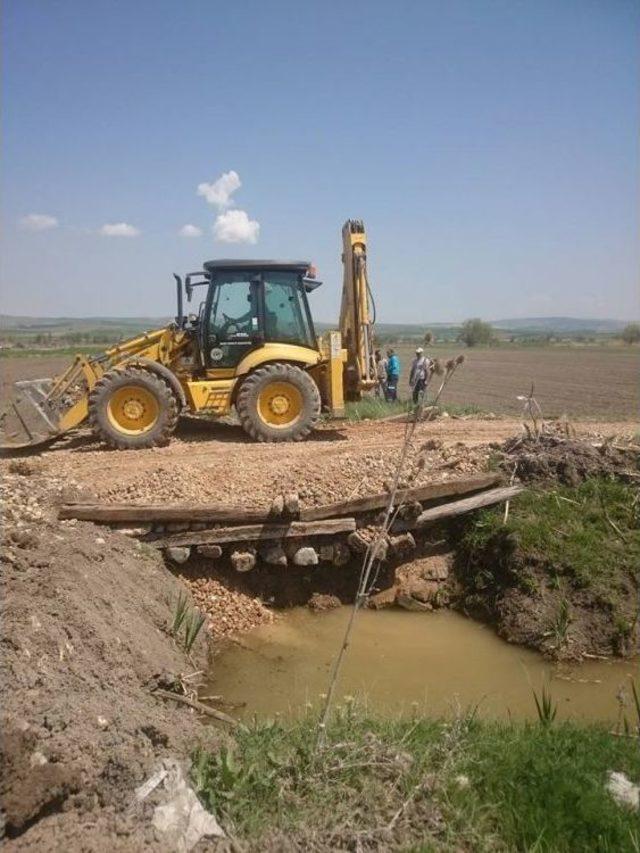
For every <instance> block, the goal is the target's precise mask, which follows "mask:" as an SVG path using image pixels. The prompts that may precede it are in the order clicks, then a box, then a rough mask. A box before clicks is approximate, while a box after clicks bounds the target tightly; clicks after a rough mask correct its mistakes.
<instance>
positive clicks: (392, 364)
mask: <svg viewBox="0 0 640 853" xmlns="http://www.w3.org/2000/svg"><path fill="white" fill-rule="evenodd" d="M399 381H400V359H399V358H398V356H397V355H396V353H395V350H392V349H388V350H387V394H386V397H387V400H390V401H393V400H397V399H398V382H399Z"/></svg>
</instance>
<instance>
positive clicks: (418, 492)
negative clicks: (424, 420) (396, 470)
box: [300, 474, 501, 521]
mask: <svg viewBox="0 0 640 853" xmlns="http://www.w3.org/2000/svg"><path fill="white" fill-rule="evenodd" d="M500 479H501V477H500V474H477V475H474V476H473V477H465V478H464V479H458V480H447V481H445V482H441V483H429V484H428V485H426V486H416V487H414V488H411V489H400V490H398V494H397V497H396V501H395V503H396V506H398V505H399V504H403V503H413V502H414V501H419V502H420V503H421V502H422V501H430V500H436V499H438V498H449V497H454V496H455V495H464V494H467V493H468V492H477V491H479V490H480V489H488V488H490V487H491V486H495V485H496V484H497V483H499V482H500ZM388 501H389V494H388V492H382V493H381V494H378V495H367V496H366V497H364V498H353V499H352V500H348V501H338V503H333V504H327V505H325V506H314V507H309V508H308V509H303V510H301V511H300V520H301V521H316V520H320V519H322V518H334V517H335V516H341V515H353V514H354V513H358V512H367V511H368V510H373V509H384V507H386V506H387V503H388Z"/></svg>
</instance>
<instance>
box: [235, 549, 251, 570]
mask: <svg viewBox="0 0 640 853" xmlns="http://www.w3.org/2000/svg"><path fill="white" fill-rule="evenodd" d="M230 559H231V565H232V566H233V568H234V569H235V570H236V572H250V571H251V570H252V569H255V566H256V555H255V552H254V551H234V552H233V553H232V554H231V558H230Z"/></svg>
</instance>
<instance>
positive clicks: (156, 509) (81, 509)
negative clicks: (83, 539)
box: [58, 503, 273, 524]
mask: <svg viewBox="0 0 640 853" xmlns="http://www.w3.org/2000/svg"><path fill="white" fill-rule="evenodd" d="M58 517H59V518H61V519H62V518H77V519H79V520H81V521H102V522H105V523H107V524H113V523H115V522H120V521H130V522H138V521H140V522H142V521H150V522H180V521H183V522H200V521H207V522H210V523H227V524H229V523H233V524H235V523H238V524H254V523H256V524H258V523H260V522H263V523H264V522H267V521H269V520H272V519H273V516H272V514H271V511H270V510H269V509H246V508H245V507H243V506H223V505H220V504H212V505H208V504H175V505H173V506H172V505H171V504H169V505H167V504H162V505H159V504H130V503H119V504H97V503H93V504H63V505H62V506H61V507H60V510H59V513H58Z"/></svg>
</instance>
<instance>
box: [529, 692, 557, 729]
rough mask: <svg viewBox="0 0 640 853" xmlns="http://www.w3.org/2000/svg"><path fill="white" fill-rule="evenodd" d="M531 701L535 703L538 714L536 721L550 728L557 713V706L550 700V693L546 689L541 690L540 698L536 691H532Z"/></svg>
mask: <svg viewBox="0 0 640 853" xmlns="http://www.w3.org/2000/svg"><path fill="white" fill-rule="evenodd" d="M533 699H534V701H535V703H536V711H537V712H538V720H539V721H540V723H541V725H543V726H546V727H548V726H550V725H551V723H553V722H554V720H555V718H556V715H557V713H558V706H557V705H556V704H555V703H554V701H553V699H552V698H551V693H550V692H549V691H548V689H547V688H546V687H543V688H542V692H541V694H540V697H539V698H538V694H537V693H536V691H535V690H534V691H533Z"/></svg>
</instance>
